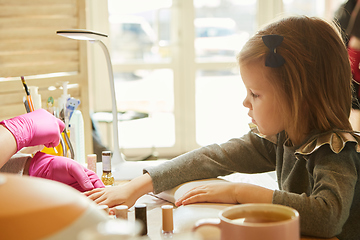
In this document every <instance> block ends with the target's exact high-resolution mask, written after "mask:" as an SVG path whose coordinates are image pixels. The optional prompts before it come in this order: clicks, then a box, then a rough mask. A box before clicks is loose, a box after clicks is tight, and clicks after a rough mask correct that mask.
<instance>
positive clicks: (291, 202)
mask: <svg viewBox="0 0 360 240" xmlns="http://www.w3.org/2000/svg"><path fill="white" fill-rule="evenodd" d="M286 142H287V141H286V138H285V134H284V133H283V132H282V133H279V134H278V135H277V136H274V137H273V138H272V139H271V138H265V137H263V136H260V135H259V134H256V133H254V132H249V133H248V134H246V135H244V136H243V137H242V138H236V139H231V140H229V141H228V142H226V143H224V144H221V145H217V144H213V145H209V146H206V147H202V148H199V149H197V150H194V151H191V152H189V153H186V154H183V155H181V156H179V157H176V158H174V159H172V160H171V161H168V162H165V163H164V164H162V165H159V166H156V167H149V168H146V169H145V170H144V171H145V172H148V173H149V174H150V176H151V178H152V180H153V184H154V191H155V193H159V192H162V191H165V190H168V189H171V188H173V187H175V186H177V185H179V184H182V183H184V182H188V181H192V180H198V179H205V178H213V177H217V176H224V175H228V174H231V173H233V172H241V173H260V172H267V171H273V170H276V173H277V178H278V184H279V190H275V192H274V194H273V200H272V202H273V203H275V204H282V205H286V206H290V207H293V208H295V209H296V210H298V211H299V213H300V219H301V232H302V234H303V235H310V236H314V237H324V238H330V237H333V236H337V237H338V238H339V239H340V240H355V239H356V240H358V239H360V183H359V175H360V154H359V153H358V151H360V146H359V145H358V143H360V135H359V133H348V132H343V131H334V132H328V133H324V134H320V135H314V136H312V137H310V138H308V140H307V141H306V142H305V144H303V145H301V146H297V147H296V146H295V147H289V146H287V144H286Z"/></svg>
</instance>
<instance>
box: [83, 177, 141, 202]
mask: <svg viewBox="0 0 360 240" xmlns="http://www.w3.org/2000/svg"><path fill="white" fill-rule="evenodd" d="M84 195H85V196H87V197H88V198H89V199H91V200H93V201H94V202H95V203H97V204H100V205H107V206H108V207H109V208H112V207H115V206H117V205H127V206H129V208H130V207H131V206H132V205H134V204H135V202H136V200H137V199H138V198H139V197H140V196H137V194H136V193H135V192H133V188H131V186H130V187H129V183H126V184H124V185H119V186H114V187H106V188H97V189H93V190H91V191H88V192H85V193H84Z"/></svg>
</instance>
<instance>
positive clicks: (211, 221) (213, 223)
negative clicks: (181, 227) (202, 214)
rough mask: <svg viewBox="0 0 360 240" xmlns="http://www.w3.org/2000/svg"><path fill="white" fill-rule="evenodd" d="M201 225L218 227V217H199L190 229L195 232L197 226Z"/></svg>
mask: <svg viewBox="0 0 360 240" xmlns="http://www.w3.org/2000/svg"><path fill="white" fill-rule="evenodd" d="M202 226H213V227H218V228H220V218H205V219H200V220H198V221H197V222H196V223H195V225H194V227H193V229H192V231H193V232H195V231H196V230H197V229H198V228H199V227H202Z"/></svg>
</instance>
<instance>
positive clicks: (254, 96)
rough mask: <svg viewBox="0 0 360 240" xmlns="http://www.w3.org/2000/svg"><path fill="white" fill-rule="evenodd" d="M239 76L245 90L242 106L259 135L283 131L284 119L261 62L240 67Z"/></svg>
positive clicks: (265, 69)
mask: <svg viewBox="0 0 360 240" xmlns="http://www.w3.org/2000/svg"><path fill="white" fill-rule="evenodd" d="M240 74H241V77H242V80H243V82H244V85H245V87H246V90H247V95H246V98H245V100H244V102H243V104H244V106H245V107H247V108H248V109H249V113H248V115H249V116H250V117H251V119H252V122H253V123H254V124H256V125H257V127H258V130H259V131H260V133H262V134H264V135H268V136H270V135H274V134H277V133H279V132H281V131H283V130H284V126H285V124H284V119H283V116H282V113H281V111H280V107H279V101H277V100H276V97H275V89H274V87H273V86H272V85H271V84H270V82H269V80H268V78H267V77H266V76H268V74H269V71H268V69H267V67H265V65H264V63H263V62H256V63H251V64H246V65H244V64H242V65H240Z"/></svg>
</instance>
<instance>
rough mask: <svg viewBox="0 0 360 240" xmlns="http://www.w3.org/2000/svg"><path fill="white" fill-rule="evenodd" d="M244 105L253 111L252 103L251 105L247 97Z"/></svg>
mask: <svg viewBox="0 0 360 240" xmlns="http://www.w3.org/2000/svg"><path fill="white" fill-rule="evenodd" d="M243 105H244V107H246V108H249V109H251V103H250V101H249V99H248V97H247V96H246V98H245V99H244V101H243Z"/></svg>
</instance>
